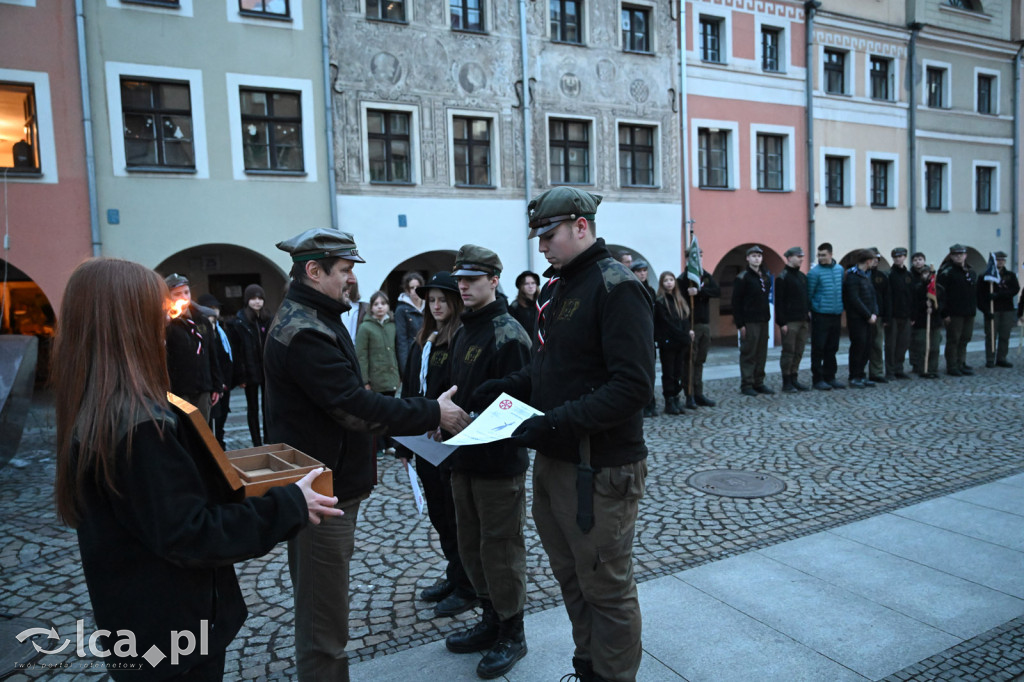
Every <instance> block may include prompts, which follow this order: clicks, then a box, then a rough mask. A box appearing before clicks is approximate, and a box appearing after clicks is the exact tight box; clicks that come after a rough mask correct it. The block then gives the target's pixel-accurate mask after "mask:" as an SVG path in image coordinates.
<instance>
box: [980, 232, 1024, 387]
mask: <svg viewBox="0 0 1024 682" xmlns="http://www.w3.org/2000/svg"><path fill="white" fill-rule="evenodd" d="M992 257H993V260H995V262H996V275H997V276H998V278H999V281H998V282H996V281H994V278H993V279H991V280H990V279H988V278H986V279H985V281H983V282H979V283H978V310H980V311H981V313H982V315H984V316H985V366H986V367H990V368H991V367H1013V363H1011V362H1010V361H1009V360H1007V359H1006V356H1007V354H1008V353H1009V350H1010V334H1011V333H1012V332H1013V326H1014V324H1016V322H1017V320H1016V316H1015V315H1014V310H1013V297H1014V296H1016V295H1017V292H1018V291H1020V283H1019V282H1018V281H1017V275H1015V274H1013V272H1012V271H1011V270H1007V269H1006V252H1005V251H996V252H995V253H994V254H993V256H992ZM993 334H994V336H995V338H993Z"/></svg>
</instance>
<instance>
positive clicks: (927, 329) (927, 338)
mask: <svg viewBox="0 0 1024 682" xmlns="http://www.w3.org/2000/svg"><path fill="white" fill-rule="evenodd" d="M929 303H931V301H928V303H926V304H925V306H926V307H927V308H928V314H927V315H926V317H925V322H924V373H925V374H930V372H929V371H928V358H929V356H930V355H931V352H932V307H931V305H928V304H929ZM938 369H939V368H938V366H937V365H936V367H935V370H936V371H938Z"/></svg>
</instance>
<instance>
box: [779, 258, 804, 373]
mask: <svg viewBox="0 0 1024 682" xmlns="http://www.w3.org/2000/svg"><path fill="white" fill-rule="evenodd" d="M783 255H785V257H786V267H785V268H783V270H782V272H781V273H779V277H778V279H776V280H775V324H777V325H779V329H780V330H781V331H782V354H781V355H780V356H779V368H780V369H781V370H782V392H783V393H795V392H796V391H807V390H809V388H808V387H807V386H805V385H803V384H801V383H800V380H799V378H798V376H799V371H800V360H801V359H802V358H803V356H804V348H806V347H807V337H808V336H809V335H810V333H811V323H810V319H811V315H810V311H811V301H810V299H809V298H808V297H807V275H805V274H804V273H803V272H801V270H800V266H801V265H803V262H804V250H803V249H802V248H800V247H799V246H794V247H793V248H791V249H786V253H785V254H783Z"/></svg>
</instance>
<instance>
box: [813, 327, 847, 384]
mask: <svg viewBox="0 0 1024 682" xmlns="http://www.w3.org/2000/svg"><path fill="white" fill-rule="evenodd" d="M842 329H843V316H842V315H841V314H840V315H830V314H828V313H813V314H812V315H811V377H812V378H813V380H814V383H818V382H819V381H834V380H835V378H836V353H838V352H839V337H840V334H841V332H842Z"/></svg>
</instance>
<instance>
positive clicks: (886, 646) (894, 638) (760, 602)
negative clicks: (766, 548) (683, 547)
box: [680, 552, 960, 679]
mask: <svg viewBox="0 0 1024 682" xmlns="http://www.w3.org/2000/svg"><path fill="white" fill-rule="evenodd" d="M680 577H681V579H682V580H684V581H686V582H687V583H688V584H690V585H693V586H694V587H696V588H697V589H699V590H701V591H703V592H706V593H707V594H709V595H711V596H713V597H714V598H716V599H718V600H720V601H722V602H725V603H726V604H728V605H730V606H732V607H733V608H735V609H737V610H738V611H741V612H742V613H744V614H746V615H748V616H750V617H751V618H754V619H756V620H758V621H760V622H761V623H764V624H765V625H767V626H769V627H771V628H773V629H775V630H778V631H780V632H782V633H784V634H786V635H788V636H789V637H792V638H793V639H794V640H796V641H797V642H800V643H801V644H803V645H805V646H807V647H808V648H810V649H813V650H814V651H817V652H820V653H822V654H824V655H825V656H827V657H828V658H830V659H832V660H834V661H836V662H837V663H839V664H841V665H843V666H845V667H847V668H849V669H851V670H854V671H855V672H857V673H859V674H861V675H863V676H864V677H867V678H869V679H878V678H881V677H884V676H885V675H889V674H891V673H894V672H897V671H899V670H901V669H903V668H905V667H906V666H908V665H911V664H913V663H916V662H918V661H920V660H921V659H923V658H927V657H929V656H931V655H933V654H936V653H938V652H940V651H943V650H945V649H948V648H949V647H951V646H954V645H956V644H959V643H960V639H959V638H957V637H954V636H952V635H950V634H948V633H945V632H942V631H941V630H938V629H936V628H934V627H931V626H929V625H926V624H924V623H921V622H920V621H917V620H914V619H912V618H909V617H907V616H905V615H903V614H901V613H898V612H896V611H893V610H892V609H890V608H887V607H886V606H883V605H881V604H878V603H876V602H874V601H871V600H869V599H865V598H864V597H861V596H859V595H856V594H854V593H852V592H849V591H847V590H844V589H841V588H839V587H836V586H835V585H831V584H829V583H828V582H826V581H824V580H820V579H819V578H816V577H814V576H811V575H808V574H807V573H804V572H802V571H798V570H796V569H793V568H790V567H789V566H786V565H784V564H782V563H780V562H778V561H775V560H773V559H771V558H769V557H767V556H765V555H763V554H762V553H760V552H752V553H749V554H744V555H742V556H738V557H733V558H731V559H726V560H724V561H719V562H716V563H714V564H709V565H706V566H701V567H699V568H695V569H692V570H690V571H686V572H685V573H683V574H682V575H681V576H680Z"/></svg>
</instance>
